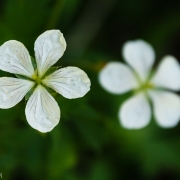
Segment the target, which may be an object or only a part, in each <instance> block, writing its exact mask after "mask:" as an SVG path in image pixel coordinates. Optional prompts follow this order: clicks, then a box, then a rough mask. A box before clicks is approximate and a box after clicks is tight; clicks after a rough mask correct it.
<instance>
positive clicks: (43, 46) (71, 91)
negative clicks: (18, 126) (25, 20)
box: [0, 30, 90, 132]
mask: <svg viewBox="0 0 180 180" xmlns="http://www.w3.org/2000/svg"><path fill="white" fill-rule="evenodd" d="M65 49H66V42H65V39H64V37H63V34H62V33H61V32H60V31H59V30H49V31H46V32H44V33H43V34H41V35H40V36H39V37H38V38H37V39H36V41H35V47H34V51H35V59H36V64H37V69H34V67H33V64H32V62H31V57H30V55H29V52H28V50H27V49H26V48H25V46H24V45H23V44H22V43H21V42H18V41H15V40H10V41H7V42H5V43H4V44H3V45H2V46H0V69H1V70H3V71H7V72H10V73H14V74H18V75H23V76H26V77H28V78H29V79H18V78H11V77H2V78H0V108H2V109H7V108H11V107H13V106H15V105H16V104H17V103H19V102H20V101H21V100H22V99H23V98H24V96H25V95H26V93H27V92H28V91H29V90H30V89H31V88H35V90H34V92H33V94H32V95H31V96H30V98H29V100H28V102H27V105H26V109H25V114H26V118H27V121H28V123H29V125H30V126H32V127H33V128H34V129H37V130H38V131H40V132H48V131H51V130H52V129H53V128H54V127H55V126H56V125H57V124H58V122H59V120H60V108H59V106H58V104H57V102H56V101H55V99H54V98H53V96H51V94H50V93H49V92H48V91H47V90H46V88H45V86H47V87H49V88H52V89H53V90H55V91H56V92H57V93H59V94H61V95H62V96H64V97H66V98H68V99H72V98H79V97H83V96H84V95H85V94H86V93H87V92H88V91H89V90H90V80H89V78H88V76H87V75H86V73H85V72H84V71H82V70H81V69H79V68H77V67H66V68H61V69H58V70H56V71H55V72H52V74H50V75H47V76H46V77H44V75H45V73H46V72H47V70H48V69H49V68H51V66H52V65H54V64H55V63H56V62H57V61H58V60H59V58H61V56H62V55H63V53H64V51H65Z"/></svg>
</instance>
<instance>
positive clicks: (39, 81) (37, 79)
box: [32, 74, 42, 84]
mask: <svg viewBox="0 0 180 180" xmlns="http://www.w3.org/2000/svg"><path fill="white" fill-rule="evenodd" d="M32 78H33V79H34V81H35V82H36V83H37V84H41V82H42V81H41V78H39V76H38V75H37V74H34V75H33V76H32Z"/></svg>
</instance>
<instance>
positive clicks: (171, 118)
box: [149, 90, 180, 128]
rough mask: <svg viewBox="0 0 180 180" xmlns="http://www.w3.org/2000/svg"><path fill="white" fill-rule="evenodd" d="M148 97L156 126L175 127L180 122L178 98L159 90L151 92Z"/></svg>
mask: <svg viewBox="0 0 180 180" xmlns="http://www.w3.org/2000/svg"><path fill="white" fill-rule="evenodd" d="M149 95H150V97H151V99H152V101H153V107H154V113H155V117H156V121H157V122H158V124H159V125H160V126H162V127H164V128H168V127H174V126H176V125H177V124H178V122H179V120H180V97H179V96H178V95H176V94H175V93H172V92H168V91H161V90H159V91H158V90H151V91H149Z"/></svg>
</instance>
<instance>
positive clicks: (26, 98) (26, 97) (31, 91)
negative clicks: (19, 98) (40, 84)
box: [25, 86, 36, 101]
mask: <svg viewBox="0 0 180 180" xmlns="http://www.w3.org/2000/svg"><path fill="white" fill-rule="evenodd" d="M35 89H36V86H34V87H33V88H31V89H30V90H29V91H28V93H27V94H26V96H25V100H26V101H27V100H28V99H29V98H30V96H31V95H32V94H33V92H34V90H35Z"/></svg>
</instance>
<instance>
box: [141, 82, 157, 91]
mask: <svg viewBox="0 0 180 180" xmlns="http://www.w3.org/2000/svg"><path fill="white" fill-rule="evenodd" d="M153 88H154V85H153V84H151V83H149V82H146V83H145V84H142V85H141V87H140V88H139V89H138V90H140V91H145V90H147V89H153Z"/></svg>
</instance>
